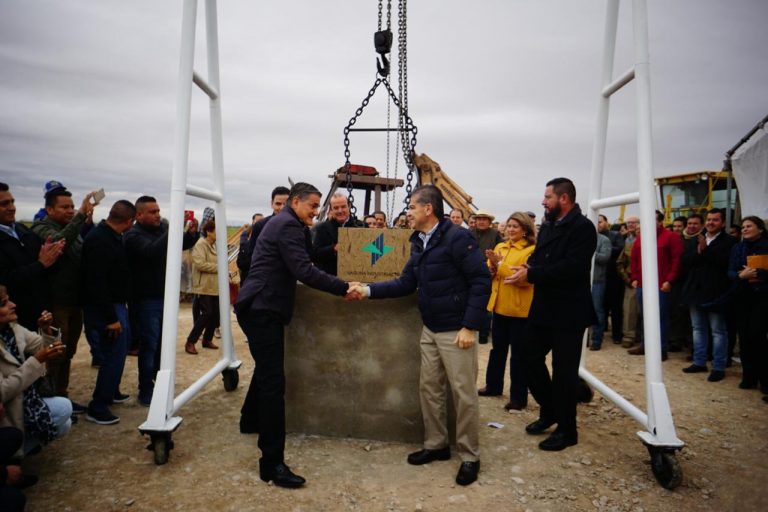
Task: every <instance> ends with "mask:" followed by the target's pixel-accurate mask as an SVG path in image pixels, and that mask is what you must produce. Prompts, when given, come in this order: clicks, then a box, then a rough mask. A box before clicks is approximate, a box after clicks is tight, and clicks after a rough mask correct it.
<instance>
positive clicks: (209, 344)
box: [203, 340, 219, 350]
mask: <svg viewBox="0 0 768 512" xmlns="http://www.w3.org/2000/svg"><path fill="white" fill-rule="evenodd" d="M203 348H212V349H214V350H216V349H217V348H219V347H218V346H217V345H214V344H213V340H211V341H205V340H203Z"/></svg>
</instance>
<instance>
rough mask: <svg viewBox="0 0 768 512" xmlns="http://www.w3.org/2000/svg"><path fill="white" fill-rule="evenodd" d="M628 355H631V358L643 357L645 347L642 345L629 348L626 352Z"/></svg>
mask: <svg viewBox="0 0 768 512" xmlns="http://www.w3.org/2000/svg"><path fill="white" fill-rule="evenodd" d="M627 353H628V354H632V355H633V356H644V355H645V347H644V346H642V345H638V346H636V347H634V348H631V349H629V350H627Z"/></svg>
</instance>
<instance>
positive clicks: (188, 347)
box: [184, 342, 197, 356]
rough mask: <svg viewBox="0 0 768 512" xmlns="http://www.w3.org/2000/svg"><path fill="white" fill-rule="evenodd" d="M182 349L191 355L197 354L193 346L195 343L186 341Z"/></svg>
mask: <svg viewBox="0 0 768 512" xmlns="http://www.w3.org/2000/svg"><path fill="white" fill-rule="evenodd" d="M184 351H185V352H186V353H187V354H192V355H195V356H196V355H197V349H196V348H195V344H194V343H190V342H187V344H186V345H184Z"/></svg>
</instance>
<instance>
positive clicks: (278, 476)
mask: <svg viewBox="0 0 768 512" xmlns="http://www.w3.org/2000/svg"><path fill="white" fill-rule="evenodd" d="M259 476H260V477H261V479H262V480H264V481H265V482H269V481H271V482H272V483H274V484H275V485H277V486H278V487H288V488H289V489H295V488H297V487H301V486H302V485H304V483H305V482H306V480H304V479H303V478H302V477H300V476H299V475H297V474H294V473H293V471H291V468H289V467H288V466H286V465H285V464H284V463H282V462H281V463H280V464H278V465H276V466H271V467H264V465H263V464H262V463H261V461H259Z"/></svg>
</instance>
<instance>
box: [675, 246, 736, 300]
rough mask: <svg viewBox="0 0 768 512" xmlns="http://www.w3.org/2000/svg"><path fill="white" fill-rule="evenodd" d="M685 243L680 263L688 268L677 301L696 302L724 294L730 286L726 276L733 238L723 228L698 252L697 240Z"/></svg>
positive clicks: (682, 266) (713, 298)
mask: <svg viewBox="0 0 768 512" xmlns="http://www.w3.org/2000/svg"><path fill="white" fill-rule="evenodd" d="M693 242H695V243H687V244H686V245H685V250H684V251H683V255H682V256H681V258H680V267H681V268H685V269H686V270H687V277H686V279H685V284H683V291H682V295H681V296H680V302H681V303H682V304H686V305H688V306H699V305H701V304H705V303H708V302H711V301H713V300H715V299H716V298H718V297H720V296H721V295H723V294H724V293H725V292H726V291H727V290H728V289H729V288H730V286H731V280H730V279H728V260H729V258H730V256H731V248H732V247H733V246H734V245H736V239H735V238H733V237H732V236H730V235H728V234H727V233H726V232H725V231H722V232H720V234H719V235H718V236H717V238H715V239H714V240H712V241H711V242H710V243H709V245H708V246H707V248H706V249H704V250H703V251H702V252H701V254H699V250H698V246H699V244H698V240H696V239H693Z"/></svg>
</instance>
